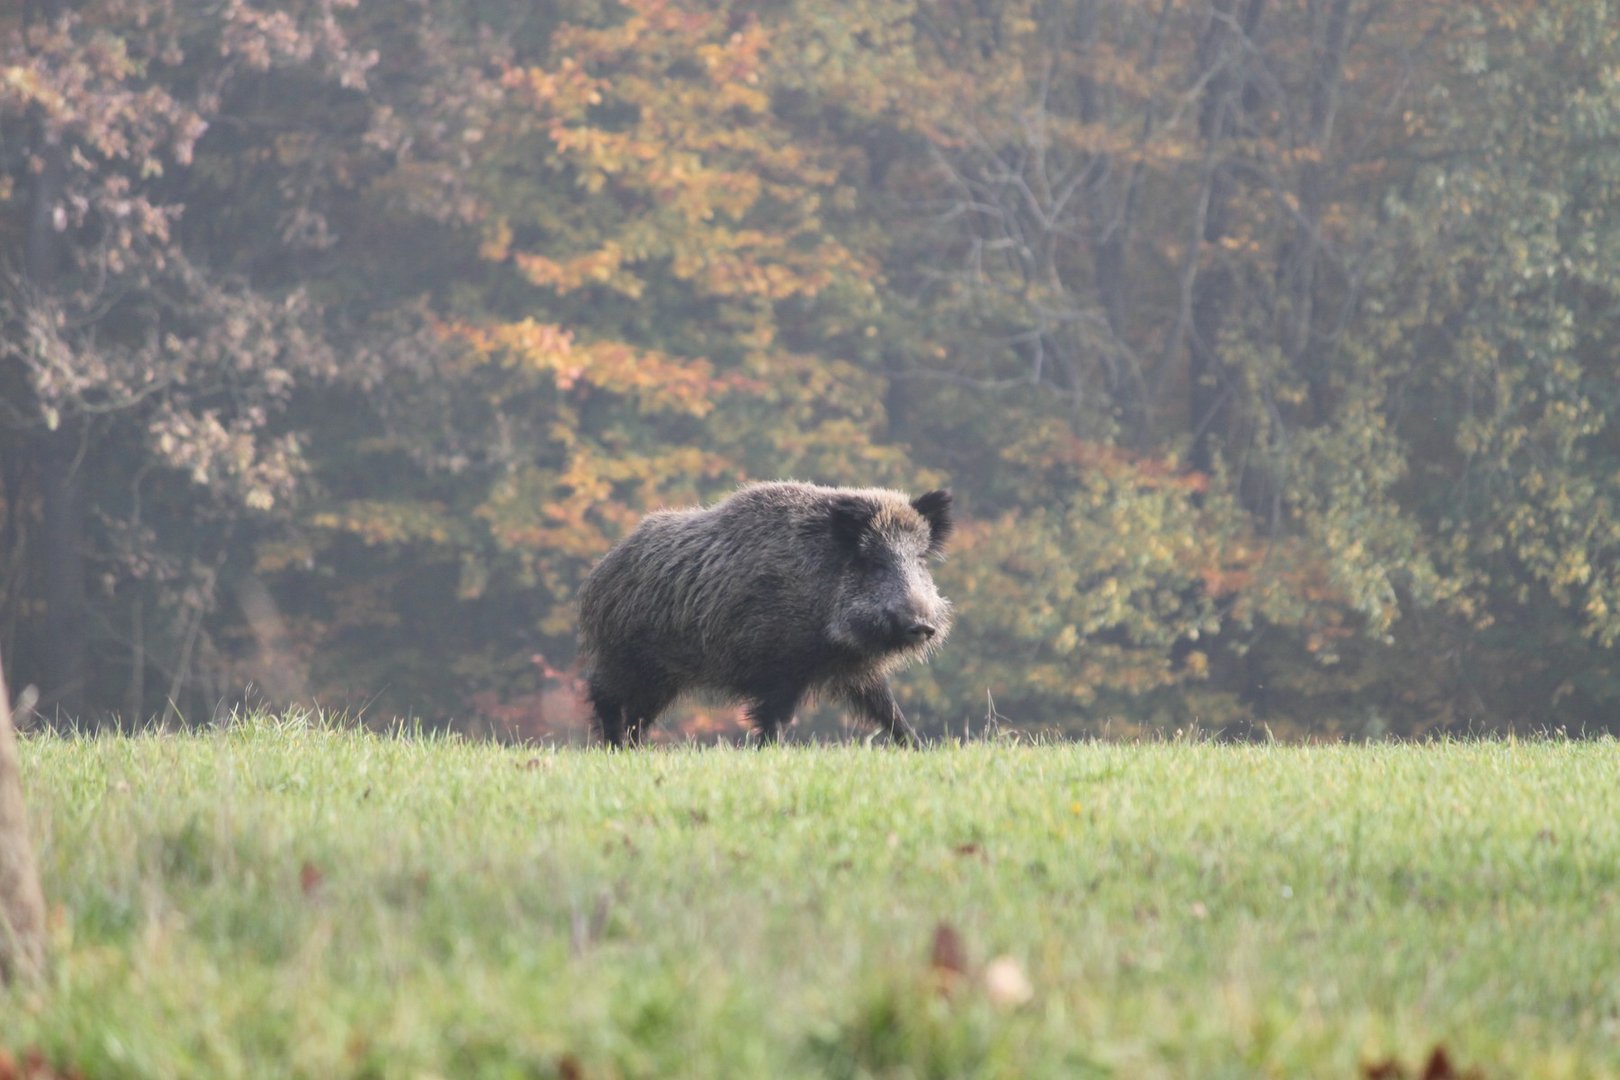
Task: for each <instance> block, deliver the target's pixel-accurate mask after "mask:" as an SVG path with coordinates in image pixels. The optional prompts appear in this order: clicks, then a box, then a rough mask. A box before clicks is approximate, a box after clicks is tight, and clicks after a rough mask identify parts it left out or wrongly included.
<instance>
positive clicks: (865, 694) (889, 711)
mask: <svg viewBox="0 0 1620 1080" xmlns="http://www.w3.org/2000/svg"><path fill="white" fill-rule="evenodd" d="M842 696H843V698H844V701H845V703H846V704H848V705H849V707H850V710H851V711H852V712H854V713H855V715H856V716H858V717H860V718H861V719H863V720H869V721H871V722H872V723H874V724H876V725H877V726H878V727H880V728H882V729H883V730H884V731H886V732H888V733H889V738H891V739H893V740H894V741H895V743H896V744H897V745H899V746H916V745H918V739H917V733H916V732H915V731H913V730H912V727H911V725H910V724H909V723H907V722H906V714H905V713H903V712H901V711H900V705H899V703H898V702H896V701H895V700H894V691H892V690H890V689H889V681H888V680H887V679H879V680H878V681H876V682H869V683H856V684H855V685H854V686H850V687H848V688H847V689H845V690H844V692H843V695H842Z"/></svg>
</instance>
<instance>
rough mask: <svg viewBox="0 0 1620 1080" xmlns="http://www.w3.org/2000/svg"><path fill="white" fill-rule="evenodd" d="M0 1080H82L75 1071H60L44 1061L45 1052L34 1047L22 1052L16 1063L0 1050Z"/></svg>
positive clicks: (78, 1072) (80, 1075) (81, 1076)
mask: <svg viewBox="0 0 1620 1080" xmlns="http://www.w3.org/2000/svg"><path fill="white" fill-rule="evenodd" d="M0 1080H84V1074H83V1073H81V1072H80V1071H79V1070H77V1069H67V1070H62V1069H58V1068H56V1066H54V1065H52V1064H51V1063H50V1062H49V1061H46V1060H45V1051H43V1050H41V1049H40V1048H39V1047H37V1046H34V1047H30V1048H29V1049H27V1050H25V1051H23V1056H22V1060H21V1061H18V1060H17V1059H16V1058H15V1057H13V1056H12V1055H11V1053H10V1052H9V1051H6V1050H0Z"/></svg>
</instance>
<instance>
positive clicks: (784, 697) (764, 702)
mask: <svg viewBox="0 0 1620 1080" xmlns="http://www.w3.org/2000/svg"><path fill="white" fill-rule="evenodd" d="M750 697H751V698H752V700H751V701H750V702H749V704H748V710H747V711H748V719H749V721H750V722H752V724H753V727H754V732H755V734H757V735H758V736H759V745H760V746H770V745H772V744H774V743H779V742H781V741H782V725H783V724H786V723H789V722H790V721H791V720H792V719H793V714H794V712H795V711H797V710H798V708H799V702H800V701H801V700H802V699H803V698H804V687H803V686H800V685H798V684H797V683H783V684H778V685H774V686H763V687H760V688H758V689H757V690H756V691H755V693H753V694H752V695H750Z"/></svg>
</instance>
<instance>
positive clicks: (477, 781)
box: [0, 717, 1620, 1080]
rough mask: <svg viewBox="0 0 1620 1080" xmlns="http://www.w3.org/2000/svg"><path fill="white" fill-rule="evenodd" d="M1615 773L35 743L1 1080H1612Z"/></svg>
mask: <svg viewBox="0 0 1620 1080" xmlns="http://www.w3.org/2000/svg"><path fill="white" fill-rule="evenodd" d="M1617 750H1620V748H1617V746H1616V744H1615V743H1614V742H1613V741H1612V740H1610V741H1594V742H1577V741H1564V740H1558V739H1544V740H1534V741H1517V742H1515V741H1485V742H1452V743H1433V744H1426V745H1382V744H1380V745H1344V746H1329V747H1310V748H1304V747H1285V746H1278V745H1261V746H1254V745H1243V746H1233V745H1218V744H1212V743H1209V742H1201V741H1167V742H1156V743H1139V744H1109V743H1081V744H1032V743H1028V742H1017V741H1000V742H990V743H967V744H953V745H944V746H937V747H934V748H931V749H928V750H924V751H921V752H915V753H907V752H899V751H894V750H890V749H887V748H883V747H868V746H863V745H858V744H857V745H844V746H819V747H810V746H789V747H782V748H776V749H769V750H762V751H761V750H751V749H729V748H708V749H697V748H676V749H658V750H652V751H646V752H639V753H630V754H615V753H607V752H604V751H600V750H577V749H573V750H545V749H534V748H518V747H503V746H498V745H493V744H486V743H475V742H468V741H463V740H459V739H453V738H441V737H387V736H379V735H373V734H366V733H363V732H359V731H354V730H345V729H343V728H341V727H339V726H333V725H327V724H322V723H311V722H309V721H308V720H307V719H303V718H298V717H293V718H283V719H276V718H267V717H257V718H253V719H250V720H246V721H241V722H238V723H235V724H232V725H230V726H228V727H226V728H223V729H220V730H214V731H209V732H205V733H200V734H194V735H149V736H141V737H101V738H82V739H75V738H65V737H59V736H52V735H36V736H33V737H29V738H27V739H25V740H24V742H23V747H22V753H23V767H24V770H25V772H24V775H25V780H26V784H27V788H28V793H29V796H30V800H31V811H32V816H33V822H32V824H33V830H34V834H35V837H36V840H37V842H38V845H39V855H40V859H41V869H42V873H43V876H44V885H45V890H46V893H47V895H48V899H49V902H50V904H51V909H52V915H51V948H52V953H53V964H52V969H51V972H50V974H49V976H48V977H47V979H46V980H45V981H44V982H42V983H37V984H34V985H31V986H22V987H19V988H16V989H13V990H10V991H6V990H0V1075H4V1074H5V1071H6V1069H7V1068H11V1071H12V1072H13V1073H16V1071H17V1067H16V1063H18V1062H22V1061H24V1060H27V1059H29V1058H30V1057H32V1059H33V1060H34V1061H36V1062H37V1063H42V1064H43V1065H45V1066H49V1069H50V1070H53V1071H55V1072H59V1073H63V1074H73V1073H77V1074H82V1075H84V1076H87V1077H104V1076H117V1077H154V1078H157V1077H163V1078H169V1077H287V1076H295V1077H322V1078H326V1077H434V1076H440V1077H464V1076H465V1077H530V1076H533V1077H551V1076H557V1077H565V1078H568V1080H577V1078H581V1077H627V1078H628V1077H865V1076H872V1077H919V1078H920V1077H954V1076H998V1077H1087V1076H1096V1077H1108V1076H1112V1077H1132V1078H1134V1077H1194V1076H1195V1077H1253V1076H1282V1077H1294V1076H1341V1077H1356V1076H1376V1077H1385V1078H1390V1077H1396V1076H1412V1077H1417V1076H1419V1075H1423V1074H1424V1070H1425V1069H1426V1068H1429V1069H1430V1072H1431V1073H1433V1072H1434V1069H1435V1068H1439V1069H1441V1070H1443V1071H1441V1072H1439V1073H1437V1074H1436V1075H1440V1076H1445V1075H1451V1076H1464V1075H1477V1076H1482V1077H1524V1076H1531V1077H1565V1076H1569V1077H1580V1076H1616V1075H1620V907H1617V903H1616V901H1617V899H1620V753H1617ZM1437 1050H1438V1051H1439V1057H1438V1058H1437V1057H1436V1051H1437ZM8 1057H9V1059H10V1060H11V1062H12V1066H7V1065H5V1062H6V1061H7V1060H8ZM1441 1059H1443V1060H1441ZM1436 1062H1438V1065H1436ZM39 1075H48V1073H46V1072H44V1071H41V1072H40V1074H39Z"/></svg>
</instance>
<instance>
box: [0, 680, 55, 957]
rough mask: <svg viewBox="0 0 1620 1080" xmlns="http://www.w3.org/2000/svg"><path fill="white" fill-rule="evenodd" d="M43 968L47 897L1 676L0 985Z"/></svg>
mask: <svg viewBox="0 0 1620 1080" xmlns="http://www.w3.org/2000/svg"><path fill="white" fill-rule="evenodd" d="M44 966H45V897H44V894H43V893H42V892H41V891H40V887H39V867H38V865H37V864H36V863H35V861H34V842H33V839H32V838H31V837H30V836H29V835H28V814H27V810H26V807H25V806H24V805H23V792H22V775H21V773H20V771H19V769H18V764H17V731H16V728H15V727H14V726H13V725H12V722H11V698H10V696H9V694H8V691H7V690H6V679H5V674H4V672H3V671H0V983H9V982H11V981H13V980H14V979H17V978H19V977H23V978H26V977H32V976H34V975H37V974H38V973H39V972H40V971H41V970H42V969H43V968H44Z"/></svg>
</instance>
